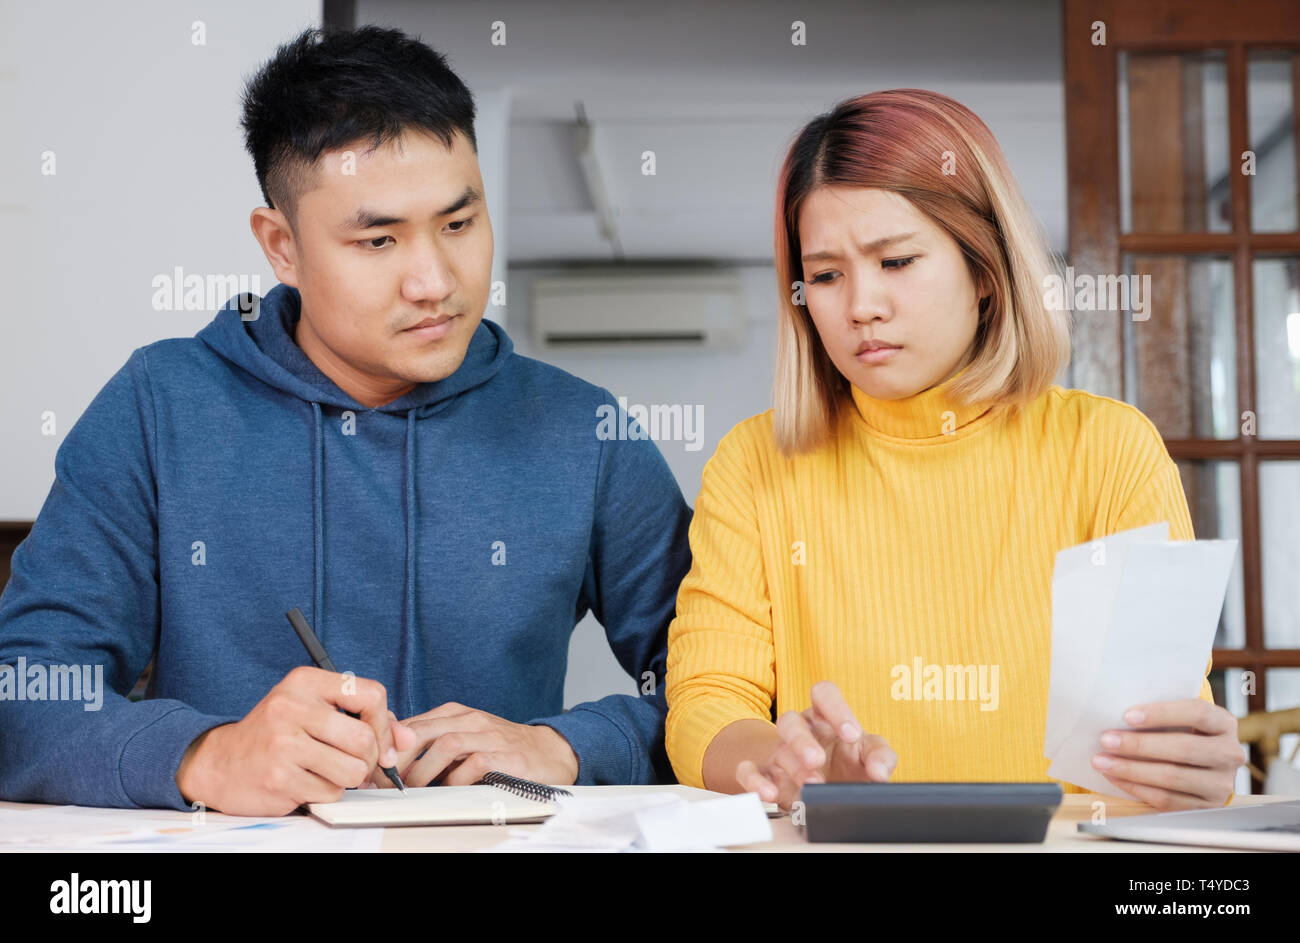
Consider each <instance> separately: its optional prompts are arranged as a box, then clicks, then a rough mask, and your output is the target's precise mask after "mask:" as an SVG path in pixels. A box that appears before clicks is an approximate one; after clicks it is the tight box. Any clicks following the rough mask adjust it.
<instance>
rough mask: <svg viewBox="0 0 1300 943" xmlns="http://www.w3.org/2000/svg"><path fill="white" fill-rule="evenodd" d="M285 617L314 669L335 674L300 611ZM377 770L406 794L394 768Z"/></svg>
mask: <svg viewBox="0 0 1300 943" xmlns="http://www.w3.org/2000/svg"><path fill="white" fill-rule="evenodd" d="M285 616H287V617H288V619H289V624H290V625H291V626H293V630H294V631H295V632H297V633H298V638H300V639H302V644H303V646H304V647H305V648H306V649H307V654H308V655H310V656H311V660H312V661H314V662H315V663H316V667H317V668H324V669H325V670H326V671H334V672H337V671H338V669H337V668H335V667H334V662H332V661H330V656H329V655H328V654H327V653H326V651H325V646H324V645H322V644H321V643H320V639H318V638H317V637H316V633H315V632H313V631H312V630H311V626H310V625H308V624H307V620H306V618H304V617H303V614H302V610H301V609H299V608H298V607H297V606H294V607H293V608H292V609H290V610H289V611H288V612H286V613H285ZM343 713H345V714H347V715H348V716H349V717H356V718H357V719H360V715H359V714H354V713H352V711H344V712H343ZM379 768H380V769H382V770H383V771H384V775H385V776H387V777H388V778H389V780H390V781H391V782H392V784H393V785H394V786H396V787H397V788H398V789H400V790H402V792H406V786H405V785H403V784H402V777H400V776H398V775H397V769H396V767H392V766H381V767H379Z"/></svg>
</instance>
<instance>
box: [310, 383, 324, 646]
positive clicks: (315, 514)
mask: <svg viewBox="0 0 1300 943" xmlns="http://www.w3.org/2000/svg"><path fill="white" fill-rule="evenodd" d="M311 409H312V413H313V417H314V419H315V422H314V423H313V425H312V440H311V480H312V496H311V522H312V546H313V548H314V551H313V552H314V554H315V566H314V568H313V572H312V610H311V617H312V621H313V622H315V623H316V624H315V625H314V626H312V628H314V629H315V630H316V637H317V638H318V639H321V641H322V642H323V641H324V639H325V614H324V613H323V612H321V609H322V608H323V606H324V594H325V522H324V520H323V519H322V518H323V517H324V511H323V509H322V507H321V501H322V493H323V492H324V490H325V488H324V485H323V484H322V483H321V478H322V477H323V475H324V472H325V462H324V457H323V456H322V454H321V453H322V451H323V450H324V448H325V436H324V435H322V433H321V416H320V403H317V402H313V403H312V404H311Z"/></svg>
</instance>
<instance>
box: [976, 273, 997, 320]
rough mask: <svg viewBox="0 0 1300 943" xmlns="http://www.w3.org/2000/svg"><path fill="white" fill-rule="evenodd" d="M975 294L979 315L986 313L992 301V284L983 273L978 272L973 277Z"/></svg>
mask: <svg viewBox="0 0 1300 943" xmlns="http://www.w3.org/2000/svg"><path fill="white" fill-rule="evenodd" d="M975 294H976V296H977V297H978V298H979V312H980V314H984V313H986V312H987V311H988V309H989V304H990V303H991V302H992V300H993V283H992V282H991V281H990V280H989V277H988V275H987V274H985V273H984V272H980V273H979V274H978V275H976V277H975Z"/></svg>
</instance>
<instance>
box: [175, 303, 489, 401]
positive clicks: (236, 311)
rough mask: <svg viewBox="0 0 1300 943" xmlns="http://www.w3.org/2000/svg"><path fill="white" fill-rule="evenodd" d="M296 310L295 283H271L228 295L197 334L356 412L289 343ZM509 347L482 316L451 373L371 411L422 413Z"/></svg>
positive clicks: (248, 364)
mask: <svg viewBox="0 0 1300 943" xmlns="http://www.w3.org/2000/svg"><path fill="white" fill-rule="evenodd" d="M301 315H302V296H301V295H300V294H299V293H298V289H296V288H293V287H291V286H289V285H276V286H275V287H274V288H272V289H271V290H270V291H269V292H267V295H266V297H265V298H259V297H258V296H257V295H255V294H252V293H250V292H245V293H243V294H240V295H236V296H235V297H233V298H231V299H230V301H228V302H226V305H225V306H224V307H223V308H222V309H221V310H220V311H219V312H217V316H216V318H215V319H213V321H212V323H211V324H209V325H208V326H207V327H205V328H204V329H203V330H201V331H200V332H199V333H198V335H197V336H198V338H199V339H200V340H202V341H203V342H204V343H205V344H207V345H208V346H209V347H211V348H212V349H213V350H214V351H216V352H217V353H218V354H220V355H221V356H223V357H225V358H226V359H227V360H229V361H231V362H232V363H235V364H238V365H239V366H240V367H242V368H243V369H244V370H246V371H247V372H249V373H251V374H252V375H253V376H255V377H257V378H258V379H259V380H262V381H263V382H265V383H268V384H270V385H271V386H273V387H275V388H276V389H277V390H281V391H283V392H285V393H288V394H290V395H292V396H294V397H296V398H298V399H301V400H303V401H304V402H308V403H316V404H319V405H324V406H332V407H335V408H338V409H352V410H356V411H358V412H364V411H366V410H368V409H370V407H368V406H363V405H362V404H361V403H358V402H357V401H356V400H354V399H353V398H352V397H351V396H349V395H348V394H347V393H345V392H343V391H342V390H341V389H339V387H338V386H337V385H336V384H335V383H334V381H333V380H331V379H330V378H329V377H327V376H325V374H323V373H321V371H320V370H319V369H318V368H317V366H316V365H315V364H314V363H312V362H311V360H309V359H308V357H307V355H306V354H304V353H303V352H302V349H301V348H300V347H298V345H297V344H296V343H294V340H293V333H294V328H295V326H296V325H297V323H298V318H299V317H301ZM513 350H514V344H513V343H512V342H511V340H510V338H509V337H508V336H507V335H506V332H505V331H504V330H503V329H502V328H501V327H500V325H497V324H495V323H493V322H491V321H488V320H486V319H484V320H483V321H480V322H479V325H478V328H477V329H476V330H475V331H474V336H473V337H472V338H471V339H470V342H469V348H468V349H467V350H466V351H465V359H464V361H463V362H462V363H461V365H460V367H458V368H457V370H456V372H455V373H453V374H452V375H451V376H449V377H446V378H444V379H442V380H437V381H435V382H433V383H420V384H417V385H416V387H415V388H414V389H413V390H411V391H410V392H409V393H407V394H405V395H404V396H401V397H399V398H398V399H395V400H393V401H392V402H391V403H386V404H385V405H383V406H377V407H375V411H377V412H382V413H404V412H408V411H414V412H415V415H416V418H423V417H424V416H427V415H429V414H430V413H432V412H435V411H436V410H437V408H438V406H439V405H440V404H443V403H445V402H446V401H447V400H449V399H451V398H452V397H453V396H456V395H458V394H460V393H464V392H465V391H467V390H471V389H473V388H474V387H476V386H481V385H482V384H484V383H486V382H487V381H488V380H490V379H492V377H494V376H495V375H496V374H497V373H498V372H499V371H500V370H501V368H502V366H504V365H505V363H506V361H507V360H508V359H509V358H510V354H511V353H512V352H513Z"/></svg>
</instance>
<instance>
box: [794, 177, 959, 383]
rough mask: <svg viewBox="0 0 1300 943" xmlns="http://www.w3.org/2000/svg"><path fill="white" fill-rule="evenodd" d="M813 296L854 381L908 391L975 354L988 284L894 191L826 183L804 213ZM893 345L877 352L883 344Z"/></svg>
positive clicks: (829, 344) (824, 333) (831, 344)
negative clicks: (982, 285)
mask: <svg viewBox="0 0 1300 943" xmlns="http://www.w3.org/2000/svg"><path fill="white" fill-rule="evenodd" d="M799 242H800V244H801V246H802V251H803V281H804V284H805V286H806V287H805V295H804V297H805V301H806V302H807V305H808V311H809V313H810V314H811V315H812V319H813V323H814V324H815V325H816V326H817V333H818V334H819V335H820V336H821V341H822V346H823V347H824V348H825V349H826V353H827V354H829V355H830V358H831V361H832V362H833V363H834V364H835V366H836V367H837V368H838V369H839V371H840V373H842V374H843V375H844V376H845V377H846V378H847V379H848V381H849V382H850V383H852V384H853V385H854V386H856V387H857V388H858V389H859V390H861V391H862V392H864V393H866V394H867V395H868V396H873V397H876V398H877V399H900V398H902V397H904V396H911V395H913V394H914V393H920V392H922V391H924V390H928V389H929V388H930V387H932V386H935V385H936V384H939V383H942V382H943V381H944V380H946V379H948V378H949V377H951V376H952V375H953V374H955V373H957V372H958V371H959V370H961V368H962V367H964V366H966V364H967V363H969V362H970V359H971V357H972V355H973V353H974V341H975V328H976V326H977V324H978V322H979V292H978V291H977V289H976V285H975V282H974V280H973V279H972V278H971V274H970V269H969V268H968V267H967V264H966V260H965V258H964V257H963V255H962V252H961V249H960V247H958V245H957V243H956V242H955V241H954V240H953V238H952V237H951V236H949V235H948V234H947V233H946V232H945V231H944V230H943V229H941V228H940V227H939V226H938V225H936V224H935V223H934V222H932V221H931V220H930V218H929V217H928V216H926V215H925V214H924V213H922V212H921V211H920V210H918V209H917V208H916V207H914V206H913V205H912V204H911V202H910V201H908V200H907V199H906V198H905V197H903V196H900V195H899V194H897V193H893V192H890V191H888V190H874V189H865V188H845V187H819V188H818V189H816V190H814V191H813V192H812V193H811V194H809V196H808V198H807V199H806V200H805V201H804V204H803V208H802V210H801V212H800V214H799ZM880 344H884V345H888V346H887V347H886V348H884V349H879V350H876V351H872V350H871V349H870V348H871V347H872V346H874V345H880Z"/></svg>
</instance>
